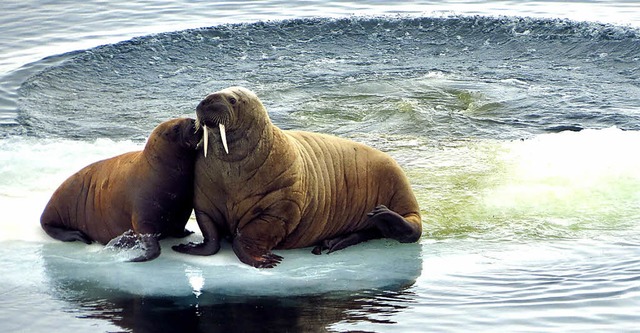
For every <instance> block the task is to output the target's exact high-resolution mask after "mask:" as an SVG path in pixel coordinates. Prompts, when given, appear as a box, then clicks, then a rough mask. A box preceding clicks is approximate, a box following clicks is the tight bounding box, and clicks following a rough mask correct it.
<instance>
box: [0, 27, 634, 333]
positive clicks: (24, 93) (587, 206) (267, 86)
mask: <svg viewBox="0 0 640 333" xmlns="http://www.w3.org/2000/svg"><path fill="white" fill-rule="evenodd" d="M639 33H640V31H638V30H637V29H636V28H632V27H622V26H615V25H610V24H601V23H587V22H575V21H568V20H561V19H534V18H516V17H487V16H453V17H440V18H438V17H419V18H409V17H380V18H371V17H367V18H343V19H294V20H285V21H270V22H259V23H246V24H232V25H217V26H213V27H210V28H200V29H191V30H182V31H177V32H169V33H160V34H154V35H148V36H144V37H138V38H133V39H131V40H126V41H123V42H118V43H115V44H107V45H103V46H99V47H95V48H90V49H87V50H79V51H73V52H70V53H64V54H59V55H54V56H51V57H48V58H45V59H42V60H40V61H36V62H35V63H30V64H27V65H25V66H23V67H22V68H20V69H17V70H16V71H12V72H11V73H10V74H9V75H5V77H4V78H5V79H6V82H5V83H4V85H3V87H4V88H3V89H5V90H6V91H5V92H3V93H4V95H6V96H8V97H7V98H6V99H7V100H6V101H2V103H1V105H2V106H3V107H4V109H3V111H4V114H5V115H7V114H9V115H14V116H15V118H13V120H12V121H7V122H2V124H1V125H0V138H2V140H3V142H2V146H3V149H4V150H6V151H7V155H2V156H3V157H5V156H9V157H10V158H12V159H13V158H16V160H17V162H14V161H13V160H11V161H9V159H10V158H9V157H7V158H5V160H4V161H3V163H4V164H3V165H2V166H3V167H4V168H6V169H7V170H9V171H10V172H7V174H10V175H14V174H15V175H17V176H15V178H26V180H22V181H21V182H17V183H15V182H13V181H8V180H6V179H3V180H2V181H3V183H2V185H3V187H2V189H3V191H4V192H2V194H3V199H4V198H7V200H6V201H7V202H8V204H7V205H6V207H7V208H8V207H9V206H10V205H12V204H14V203H15V202H20V201H19V200H18V201H16V200H13V199H14V198H20V197H21V195H23V194H22V193H23V192H21V190H22V189H23V188H24V187H27V191H28V190H31V192H32V193H35V194H31V196H32V197H37V198H36V199H34V198H32V197H30V196H29V194H27V195H25V197H27V199H26V201H27V205H30V204H32V203H34V202H37V203H41V201H42V200H41V198H40V196H43V197H45V198H46V197H47V195H48V193H49V192H47V191H49V190H51V189H50V188H49V187H51V186H53V188H55V184H54V185H41V184H40V181H41V180H42V179H41V178H35V180H34V179H32V178H31V177H33V175H32V174H34V173H39V172H44V173H47V172H50V173H54V171H55V172H58V171H56V170H57V169H55V168H56V166H55V165H54V166H49V165H46V164H47V163H52V162H51V161H52V160H53V161H54V162H55V160H57V159H60V160H64V159H66V158H68V159H73V160H75V161H78V160H80V159H79V158H78V157H75V156H76V155H79V154H85V153H89V152H90V151H92V150H93V149H103V148H101V147H102V145H103V144H102V143H99V142H97V141H96V139H101V140H102V139H105V138H106V139H110V140H113V141H114V142H116V143H117V142H122V141H127V140H131V141H133V142H134V143H137V144H140V143H142V142H143V141H144V139H145V138H146V136H147V135H148V133H149V132H150V131H151V129H152V128H153V127H154V126H155V125H157V124H158V123H159V122H161V121H163V120H165V119H167V118H172V117H176V116H180V115H190V116H193V114H194V108H195V106H196V105H197V103H198V101H199V100H200V99H201V98H202V97H203V96H205V95H206V94H208V93H210V92H212V91H216V90H219V89H222V88H225V87H228V86H231V85H243V86H246V87H248V88H250V89H252V90H254V91H255V92H256V93H257V94H258V96H260V97H261V99H262V100H263V102H264V104H265V105H266V106H267V108H268V110H269V112H270V116H271V118H272V120H273V122H274V123H276V124H277V125H278V126H280V127H281V128H285V129H287V128H295V129H306V130H313V131H318V132H327V133H332V134H336V135H339V136H344V137H348V138H353V139H354V140H358V141H363V142H366V143H368V144H371V145H373V146H376V147H378V148H380V149H382V150H385V151H388V152H389V153H390V154H392V156H394V157H396V158H397V159H398V160H399V161H400V163H401V164H402V166H403V167H405V169H406V170H407V174H408V176H409V178H410V179H411V181H412V184H414V188H415V190H416V194H417V196H418V198H419V201H420V204H421V207H422V209H423V216H424V222H425V223H424V225H425V234H424V237H423V240H422V241H421V243H420V245H419V249H418V252H419V253H418V254H417V255H415V256H411V255H410V256H407V257H408V258H409V259H410V260H408V261H409V262H410V263H409V264H407V263H405V262H401V261H400V260H398V259H397V258H393V257H384V256H381V257H380V258H381V260H379V261H383V260H382V259H387V260H388V261H387V262H391V263H393V262H394V260H396V262H397V268H394V267H391V268H387V269H388V270H391V271H394V270H397V271H402V269H403V268H406V267H407V266H409V267H410V268H412V270H411V271H412V272H413V273H415V276H414V275H412V274H407V277H408V278H409V281H404V282H403V283H397V281H396V280H397V279H396V280H394V279H392V278H389V277H388V276H387V275H388V274H386V273H387V272H380V273H378V272H377V271H375V270H373V271H372V270H371V269H369V270H367V269H366V268H360V269H350V268H351V266H350V265H352V264H347V265H344V264H343V263H342V262H341V261H340V262H339V261H338V260H337V259H336V264H335V265H336V267H330V268H331V269H333V270H335V277H334V276H333V275H331V274H332V273H330V274H327V275H321V274H320V275H321V276H322V278H320V279H317V278H316V279H314V278H307V279H301V280H296V278H297V276H296V275H295V274H299V273H300V272H299V271H297V270H295V267H294V266H287V267H285V268H284V269H283V270H280V271H276V273H274V274H276V276H277V277H278V278H280V275H278V274H282V276H284V277H288V278H291V279H290V280H286V281H302V282H301V283H303V284H302V285H298V286H296V287H297V288H298V289H300V288H302V289H305V288H306V289H308V290H307V292H304V293H300V292H296V293H293V292H290V291H289V290H287V289H286V287H287V285H286V284H285V285H284V287H283V286H282V285H280V286H274V285H272V283H273V282H274V281H277V279H278V278H273V277H272V278H271V280H268V281H269V283H266V284H265V286H264V287H265V289H269V288H272V289H274V290H276V291H275V292H271V293H259V292H256V291H255V290H253V289H251V288H254V284H256V283H258V282H259V281H260V280H259V279H258V278H259V277H260V275H259V274H265V275H267V274H268V273H256V272H254V271H251V272H249V271H246V270H239V269H238V268H237V267H235V266H232V268H229V269H228V270H222V271H220V268H219V267H215V269H214V268H211V267H208V266H207V265H206V264H205V261H199V262H195V263H193V262H185V260H186V259H184V258H183V257H180V256H179V255H177V254H168V253H166V252H169V251H165V252H164V253H163V255H162V256H161V257H160V258H159V259H157V261H155V263H154V264H153V265H152V266H137V267H135V268H131V267H128V266H126V265H128V264H127V263H121V262H119V261H113V260H104V258H103V257H104V254H101V252H100V250H96V249H95V248H93V249H91V250H86V248H84V247H81V246H80V245H69V244H59V243H55V244H51V243H50V242H46V241H41V240H37V241H32V242H27V243H26V244H23V243H22V242H7V241H5V240H4V239H3V240H2V243H1V244H2V248H0V250H2V251H3V252H2V253H3V254H4V255H2V256H0V257H2V258H4V259H3V260H5V261H6V263H7V265H5V266H6V267H9V268H10V269H8V270H7V273H6V274H7V275H6V277H5V279H7V281H9V282H8V283H5V285H7V286H9V287H7V288H10V289H2V291H1V292H0V304H2V305H3V307H2V308H3V309H5V310H4V311H6V312H5V313H8V315H7V317H10V316H11V315H13V316H11V317H10V318H5V320H4V322H6V323H7V327H8V328H9V330H10V331H19V330H20V327H23V325H25V322H27V321H28V318H21V317H18V316H17V315H16V314H18V313H34V316H36V315H37V316H40V317H41V318H46V319H47V320H49V321H50V322H51V323H53V324H50V325H49V326H46V325H40V326H36V327H40V328H41V330H43V331H44V330H45V328H46V329H47V330H48V329H52V328H53V329H54V330H55V329H56V328H57V329H59V328H60V327H62V326H63V323H64V322H65V321H67V320H66V318H67V317H65V316H68V315H70V316H69V317H71V318H74V319H77V318H81V319H82V320H83V321H82V323H83V324H80V326H79V327H76V326H74V327H73V328H71V330H74V331H83V330H84V331H86V330H87V327H93V328H95V329H96V330H97V331H133V332H165V331H166V332H174V331H184V332H188V331H193V332H211V331H213V332H229V331H238V332H244V331H266V332H287V331H289V332H296V331H301V332H322V331H351V330H353V331H399V332H410V331H430V330H433V331H460V330H465V331H467V330H483V331H493V330H494V329H504V330H506V331H562V332H564V331H570V330H574V329H575V330H578V331H581V330H585V331H593V330H596V331H597V330H603V331H615V330H617V329H620V330H629V331H632V330H634V329H635V325H636V323H637V322H638V319H640V318H639V317H638V315H637V309H638V307H639V306H640V289H639V287H638V286H639V284H638V279H639V278H640V261H639V260H638V254H640V229H639V226H640V223H639V222H640V174H639V173H638V168H637V166H638V165H640V164H639V163H638V159H637V158H636V157H635V156H637V154H635V153H636V152H637V147H638V146H637V144H638V143H640V139H639V138H638V136H637V133H638V131H640V34H639ZM7 87H8V88H7ZM11 87H16V90H15V92H13V91H12V89H10V88H11ZM4 95H3V96H4ZM14 106H15V107H14ZM9 118H11V117H9ZM612 126H615V127H616V128H615V129H610V128H611V127H612ZM581 130H582V131H581ZM574 131H576V132H577V131H581V132H578V133H572V132H574ZM559 132H562V133H559ZM556 133H558V134H556ZM553 134H556V136H554V135H553ZM521 139H525V141H520V140H521ZM603 142H604V146H600V145H599V144H598V143H603ZM34 143H35V144H34ZM83 143H84V144H86V146H83V145H82V144H83ZM78 144H79V145H80V146H79V147H78ZM16 146H17V147H21V148H20V149H26V152H27V154H23V153H15V154H11V152H12V150H11V149H13V148H14V147H16ZM22 147H28V148H22ZM30 149H31V150H30ZM583 149H585V150H586V151H588V152H590V153H591V154H589V153H586V154H576V155H572V154H574V153H576V152H582V151H583ZM47 151H53V156H54V157H53V158H50V157H49V155H46V153H47ZM22 152H24V150H22ZM610 152H611V154H609V153H610ZM4 153H5V152H4V151H3V154H4ZM25 155H27V156H26V157H25ZM28 155H36V157H33V158H34V160H30V159H29V157H28ZM38 156H47V157H38ZM532 156H533V157H534V158H532V159H530V158H529V157H532ZM554 162H557V163H554ZM537 163H540V164H537ZM14 164H17V165H18V166H17V167H15V169H17V171H15V172H14V169H13V168H12V166H13V165H14ZM40 164H45V165H40ZM53 164H55V163H53ZM34 165H38V168H36V167H35V166H34ZM527 167H531V168H527ZM565 168H566V169H565ZM567 170H568V171H567ZM12 172H14V173H12ZM7 184H9V185H7ZM47 186H49V187H47ZM43 188H44V189H43ZM549 188H551V190H549ZM45 190H46V191H45ZM43 192H44V194H42V195H40V194H41V193H43ZM45 202H46V201H45ZM18 207H19V206H18ZM21 211H22V210H21ZM15 214H18V213H15ZM19 214H23V213H19ZM11 216H14V215H11ZM23 219H25V218H24V217H23V215H20V219H14V218H12V219H11V221H10V222H9V223H7V225H8V226H9V227H10V230H15V229H16V228H17V227H16V226H17V225H19V224H20V223H21V222H22V220H23ZM28 223H30V224H33V225H36V224H37V222H36V220H35V219H33V218H29V219H28ZM36 227H37V226H36ZM34 228H35V227H34ZM17 230H21V229H17ZM31 232H32V233H35V232H33V231H31ZM15 233H16V234H17V233H18V232H15ZM367 246H371V248H366V247H365V248H363V249H374V250H375V249H377V250H380V248H385V247H386V246H387V245H384V246H381V245H379V244H378V245H376V244H373V245H367ZM163 248H165V249H168V245H167V244H163ZM86 251H89V255H84V253H86ZM356 251H357V249H356ZM96 253H97V254H96ZM364 253H365V254H364V255H363V257H362V258H361V260H360V261H361V262H363V263H364V264H365V265H369V264H372V262H375V261H378V260H377V259H376V258H368V257H367V256H366V253H367V252H364ZM289 256H290V257H293V258H297V259H300V258H306V259H300V260H313V257H312V256H310V257H306V256H304V255H303V254H296V255H293V254H289ZM333 258H341V257H332V258H329V259H326V258H324V260H329V261H330V260H332V259H333ZM101 260H102V261H101ZM341 260H342V259H341ZM345 260H346V259H345ZM367 260H368V261H367ZM123 264H125V266H123ZM292 265H293V264H292ZM313 265H314V264H313V263H309V262H308V261H307V262H305V264H304V267H306V268H305V269H309V267H313ZM412 265H413V266H415V267H413V266H412ZM391 266H393V265H391ZM34 267H35V268H34ZM194 267H195V268H194ZM190 269H197V270H198V272H201V273H199V274H200V275H198V274H196V275H198V276H196V278H193V276H190V275H189V274H191V273H190V272H191V271H190ZM30 270H33V272H31V273H25V272H29V271H30ZM141 270H144V272H142V271H141ZM176 270H178V273H180V274H182V275H185V274H186V275H187V276H188V277H190V279H189V283H190V285H187V283H186V282H185V281H181V280H179V279H178V278H176V276H179V275H180V274H178V275H173V274H174V273H175V271H176ZM34 272H35V273H34ZM184 272H186V273H184ZM331 272H333V271H331ZM383 273H385V274H383ZM216 274H224V277H223V278H222V279H223V281H224V283H226V284H231V283H232V282H233V281H234V280H236V279H239V280H241V282H239V283H238V284H237V285H234V286H233V288H225V287H217V286H216V284H215V283H214V281H217V280H219V279H220V278H218V276H217V275H216ZM252 274H253V275H254V277H251V278H254V279H255V280H252V281H251V282H250V283H251V285H250V284H248V283H249V282H244V280H242V279H245V278H247V277H246V276H245V275H247V276H248V275H252ZM255 275H257V276H258V277H255ZM291 275H293V277H291ZM383 275H384V277H382V276H383ZM24 276H26V277H28V278H27V279H26V280H24V281H23V280H21V279H23V277H24ZM360 276H361V278H360ZM198 277H199V278H201V279H203V281H204V286H205V287H202V286H200V288H196V287H195V286H193V284H194V281H196V282H197V281H199V279H198ZM359 278H360V279H362V280H366V282H372V284H373V285H376V286H375V287H363V288H356V287H354V288H353V289H351V290H349V289H347V290H344V289H343V288H338V289H339V290H333V288H331V286H332V284H340V283H343V282H341V281H351V283H353V285H355V282H353V281H357V280H358V279H359ZM377 278H380V280H381V281H382V282H380V283H376V282H377V281H376V279H377ZM174 279H175V280H174ZM387 280H389V281H391V280H394V281H396V283H387ZM25 281H26V282H25ZM136 281H138V283H140V284H139V285H138V284H136ZM140 281H141V282H140ZM304 282H307V283H308V285H304ZM242 283H246V284H245V285H244V287H243V285H242ZM211 285H213V286H214V287H212V286H211ZM13 286H16V287H13ZM137 286H140V287H141V288H143V287H144V286H156V287H157V288H158V289H157V290H155V289H154V290H151V291H149V290H144V289H142V290H136V287H137ZM301 286H302V287H301ZM183 287H184V288H186V287H188V289H187V291H186V292H184V293H182V291H183V290H182V289H180V288H183ZM192 287H193V288H192ZM150 288H151V287H150ZM278 288H284V289H278ZM192 289H193V290H192ZM292 289H293V288H292ZM8 294H11V295H17V296H16V297H17V299H29V300H30V302H27V303H26V304H27V305H29V306H27V305H23V303H24V302H21V301H15V299H14V297H5V296H4V295H8ZM34 299H35V300H44V301H42V302H41V303H42V304H38V303H39V302H37V301H34ZM58 302H61V303H62V305H60V303H58ZM32 303H34V304H32ZM43 304H44V305H43ZM23 307H29V308H30V309H31V310H30V311H31V312H28V311H24V310H22V309H23ZM50 308H53V309H54V310H53V311H50ZM7 309H8V310H7ZM33 309H35V310H33ZM0 313H2V311H0ZM58 317H60V318H58ZM0 318H1V317H0ZM0 321H3V320H0ZM73 323H74V325H77V321H73ZM82 325H85V326H82ZM25 326H28V325H25Z"/></svg>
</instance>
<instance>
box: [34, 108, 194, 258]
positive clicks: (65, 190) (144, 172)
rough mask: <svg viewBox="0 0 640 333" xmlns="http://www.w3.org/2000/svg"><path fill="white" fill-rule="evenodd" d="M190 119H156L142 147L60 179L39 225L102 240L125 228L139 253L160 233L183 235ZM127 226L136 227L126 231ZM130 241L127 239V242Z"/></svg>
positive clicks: (189, 186) (70, 237)
mask: <svg viewBox="0 0 640 333" xmlns="http://www.w3.org/2000/svg"><path fill="white" fill-rule="evenodd" d="M201 136H202V131H198V132H197V133H196V126H195V120H194V119H189V118H180V119H173V120H169V121H166V122H163V123H161V124H160V125H158V126H157V127H156V128H155V129H154V130H153V132H152V133H151V136H150V137H149V139H148V140H147V143H146V145H145V147H144V150H142V151H135V152H129V153H125V154H122V155H118V156H115V157H112V158H109V159H106V160H102V161H99V162H95V163H93V164H90V165H88V166H86V167H84V168H83V169H81V170H80V171H78V172H77V173H75V174H74V175H72V176H71V177H69V178H68V179H67V180H66V181H64V182H63V183H62V185H60V187H59V188H58V189H57V190H56V191H55V192H54V193H53V195H52V196H51V199H50V200H49V203H48V204H47V206H46V207H45V209H44V212H43V213H42V216H41V218H40V224H41V225H42V228H43V229H44V230H45V231H46V232H47V234H49V235H50V236H51V237H53V238H55V239H58V240H62V241H81V242H84V243H87V244H91V242H92V241H97V242H99V243H102V244H107V243H108V242H109V241H110V240H111V239H113V238H115V237H117V236H120V235H121V234H123V233H125V232H127V234H125V235H128V236H134V237H133V239H131V237H129V239H128V240H125V241H124V243H127V242H129V243H131V242H133V241H135V240H136V239H138V240H139V241H140V244H141V245H142V246H141V247H142V248H143V249H144V254H142V255H141V256H139V257H137V258H134V259H132V261H146V260H151V259H154V258H156V257H158V255H160V244H159V243H158V238H159V237H167V236H172V237H182V236H185V235H187V234H188V233H189V232H188V231H186V230H185V225H186V223H187V221H188V219H189V216H190V215H191V211H192V209H193V171H194V163H195V159H196V146H197V144H198V142H199V141H200V140H201ZM129 230H133V232H134V233H135V234H134V235H131V232H130V231H129ZM129 245H131V244H129Z"/></svg>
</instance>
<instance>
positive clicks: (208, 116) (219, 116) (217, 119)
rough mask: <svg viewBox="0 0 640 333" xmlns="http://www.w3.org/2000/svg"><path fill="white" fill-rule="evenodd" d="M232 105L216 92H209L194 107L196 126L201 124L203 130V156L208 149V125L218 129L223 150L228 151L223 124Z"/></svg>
mask: <svg viewBox="0 0 640 333" xmlns="http://www.w3.org/2000/svg"><path fill="white" fill-rule="evenodd" d="M231 114H232V107H231V105H230V104H229V102H227V101H226V100H225V99H224V98H222V97H221V96H220V95H218V94H211V95H209V96H207V97H206V98H205V99H203V100H202V101H201V102H200V103H199V104H198V106H197V107H196V118H197V124H198V125H197V126H201V127H202V129H203V132H204V134H203V135H204V137H203V139H204V140H203V141H204V142H203V143H204V156H205V157H207V152H208V150H209V130H208V128H209V127H216V126H217V127H218V128H219V129H220V139H221V141H222V146H223V147H224V150H225V152H226V153H227V154H228V153H229V147H228V145H227V136H226V129H225V124H228V122H229V119H231Z"/></svg>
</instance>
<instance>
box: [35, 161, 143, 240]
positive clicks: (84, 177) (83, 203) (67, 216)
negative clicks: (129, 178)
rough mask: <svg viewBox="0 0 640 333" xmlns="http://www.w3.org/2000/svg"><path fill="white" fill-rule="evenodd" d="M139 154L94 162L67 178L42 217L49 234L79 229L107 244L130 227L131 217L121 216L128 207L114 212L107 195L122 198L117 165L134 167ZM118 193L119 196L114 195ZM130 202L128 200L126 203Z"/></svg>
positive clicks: (92, 238) (41, 219) (41, 222)
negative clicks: (52, 230) (55, 230)
mask: <svg viewBox="0 0 640 333" xmlns="http://www.w3.org/2000/svg"><path fill="white" fill-rule="evenodd" d="M138 154H139V152H130V153H125V154H123V155H119V156H116V157H113V158H109V159H106V160H101V161H98V162H95V163H92V164H90V165H88V166H86V167H84V168H82V169H81V170H79V171H78V172H76V173H75V174H73V175H71V176H70V177H69V178H67V179H66V180H65V181H64V182H63V183H62V184H61V185H60V186H59V187H58V188H57V189H56V191H55V192H54V193H53V195H52V196H51V199H49V202H48V203H47V205H46V206H45V209H44V211H43V213H42V215H41V217H40V224H41V225H42V227H43V229H45V231H46V230H47V228H46V227H47V226H55V227H61V228H65V229H68V230H78V231H82V232H83V233H85V234H86V235H87V236H88V237H89V238H90V239H91V240H94V241H97V242H99V243H102V244H106V243H107V242H109V240H111V239H112V238H113V237H116V236H118V235H120V234H122V233H123V232H125V231H127V230H128V229H129V228H127V227H126V225H127V223H129V224H130V220H131V218H130V214H129V216H127V214H126V213H125V214H122V213H118V211H119V210H122V209H124V210H125V211H129V209H128V207H117V208H118V209H114V208H115V207H113V205H112V204H110V203H108V202H107V201H108V200H107V198H108V196H107V195H106V192H110V194H114V195H120V194H119V193H120V192H122V193H124V191H122V189H121V188H122V187H123V186H126V185H125V184H120V183H119V182H117V181H113V180H114V179H117V178H118V177H114V175H113V174H114V173H115V172H116V171H115V170H117V169H118V168H116V164H125V165H126V164H130V163H131V161H132V160H133V159H135V158H136V157H137V156H138ZM114 192H115V193H114ZM126 201H127V200H124V202H126Z"/></svg>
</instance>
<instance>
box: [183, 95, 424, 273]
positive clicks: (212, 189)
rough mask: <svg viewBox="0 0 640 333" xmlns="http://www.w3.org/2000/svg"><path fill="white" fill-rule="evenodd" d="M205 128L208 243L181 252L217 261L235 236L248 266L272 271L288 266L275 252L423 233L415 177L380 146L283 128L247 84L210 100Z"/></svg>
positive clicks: (202, 210)
mask: <svg viewBox="0 0 640 333" xmlns="http://www.w3.org/2000/svg"><path fill="white" fill-rule="evenodd" d="M196 126H197V127H198V128H202V129H203V132H204V134H203V141H204V142H203V143H204V154H200V153H199V154H198V157H197V158H196V164H195V183H194V212H195V216H196V220H197V223H198V226H199V228H200V229H201V231H202V234H203V238H204V239H203V241H202V242H200V243H193V242H192V243H188V244H181V245H177V246H174V247H173V249H174V250H176V251H178V252H183V253H188V254H194V255H212V254H215V253H216V252H218V250H219V249H220V240H221V239H222V238H229V239H230V241H231V243H232V248H233V250H234V252H235V254H236V255H237V257H238V258H239V259H240V261H242V262H243V263H246V264H248V265H251V266H254V267H259V268H260V267H262V268H270V267H274V266H275V265H277V264H278V263H279V262H280V261H281V260H282V257H281V256H278V255H276V254H274V253H272V252H271V250H272V249H291V248H303V247H310V246H314V245H315V248H314V249H313V252H314V253H316V254H319V253H321V252H322V251H324V250H328V252H333V251H337V250H340V249H343V248H345V247H347V246H350V245H354V244H357V243H360V242H363V241H366V240H369V239H374V238H381V237H385V238H393V239H396V240H398V241H400V242H416V241H417V240H418V239H419V238H420V236H421V234H422V222H421V217H420V210H419V207H418V203H417V201H416V198H415V195H414V193H413V191H412V189H411V186H410V184H409V181H408V179H407V178H406V176H405V175H404V173H403V171H402V169H401V168H400V166H399V165H398V164H397V163H396V161H395V160H394V159H393V158H391V157H390V156H389V155H387V154H385V153H383V152H381V151H379V150H376V149H374V148H371V147H369V146H366V145H364V144H360V143H356V142H354V141H350V140H347V139H342V138H338V137H335V136H330V135H325V134H319V133H311V132H303V131H294V130H281V129H280V128H278V127H276V126H275V125H274V124H273V123H272V122H271V120H270V119H269V116H268V114H267V110H266V109H265V107H264V106H263V104H262V102H261V101H260V100H259V99H258V97H257V96H256V95H255V94H254V93H253V92H251V91H249V90H247V89H245V88H242V87H231V88H227V89H224V90H221V91H218V92H215V93H212V94H210V95H208V96H206V97H205V98H204V100H202V101H201V102H200V103H199V104H198V106H197V108H196ZM212 129H214V130H212ZM210 142H211V144H210Z"/></svg>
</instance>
